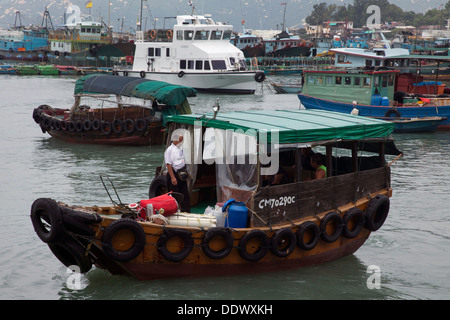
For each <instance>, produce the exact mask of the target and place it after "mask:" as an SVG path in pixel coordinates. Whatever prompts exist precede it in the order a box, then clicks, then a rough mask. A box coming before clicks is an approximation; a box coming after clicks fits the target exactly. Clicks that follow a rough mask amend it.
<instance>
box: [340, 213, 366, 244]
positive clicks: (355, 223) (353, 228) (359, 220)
mask: <svg viewBox="0 0 450 320" xmlns="http://www.w3.org/2000/svg"><path fill="white" fill-rule="evenodd" d="M342 220H343V224H344V229H343V230H342V234H343V235H344V237H346V238H347V239H353V238H355V237H356V236H358V234H359V233H360V232H361V230H362V228H363V227H364V212H363V211H362V210H361V209H359V208H357V207H354V208H351V209H350V210H348V211H347V212H346V213H344V217H343V218H342Z"/></svg>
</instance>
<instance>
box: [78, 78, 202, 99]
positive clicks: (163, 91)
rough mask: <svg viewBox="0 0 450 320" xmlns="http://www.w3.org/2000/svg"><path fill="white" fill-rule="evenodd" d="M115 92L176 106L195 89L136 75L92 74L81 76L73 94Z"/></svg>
mask: <svg viewBox="0 0 450 320" xmlns="http://www.w3.org/2000/svg"><path fill="white" fill-rule="evenodd" d="M81 93H84V94H96V93H97V94H117V95H122V96H127V97H135V98H141V99H149V100H154V99H156V100H157V101H158V102H159V103H162V104H165V105H169V106H176V105H179V104H181V103H183V102H184V101H185V100H186V98H187V97H193V96H195V95H196V94H197V91H196V90H195V89H193V88H190V87H184V86H180V85H174V84H170V83H167V82H162V81H153V80H148V79H141V78H136V77H119V76H110V75H98V74H92V75H87V76H84V77H81V78H80V79H78V80H77V82H76V83H75V90H74V94H75V95H76V94H81Z"/></svg>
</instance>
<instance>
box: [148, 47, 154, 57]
mask: <svg viewBox="0 0 450 320" xmlns="http://www.w3.org/2000/svg"><path fill="white" fill-rule="evenodd" d="M148 56H149V57H154V56H155V48H148Z"/></svg>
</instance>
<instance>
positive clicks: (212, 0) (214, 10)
mask: <svg viewBox="0 0 450 320" xmlns="http://www.w3.org/2000/svg"><path fill="white" fill-rule="evenodd" d="M86 2H87V1H86V0H81V1H80V0H73V1H68V0H1V1H0V27H3V28H6V27H11V26H13V25H14V22H15V12H16V11H17V10H19V11H20V13H21V22H22V25H30V24H38V25H40V24H41V22H42V13H43V12H44V10H45V7H46V6H47V7H48V10H49V12H50V15H51V18H52V22H53V24H54V25H59V24H62V23H63V17H64V12H65V10H66V8H67V7H68V6H69V5H70V4H71V3H72V4H74V5H77V6H79V7H80V8H81V11H82V13H84V14H88V13H89V10H90V12H91V14H92V16H93V17H94V20H97V21H99V20H100V19H103V21H105V22H106V23H107V22H108V19H109V21H110V24H111V25H112V26H113V28H114V30H117V29H118V28H120V27H121V24H122V20H123V21H124V24H123V29H124V30H127V29H129V28H130V27H132V28H136V21H137V17H138V15H139V10H140V1H139V0H111V7H110V9H109V6H108V1H106V0H93V6H92V8H91V9H87V8H85V4H86ZM192 2H193V3H194V6H195V8H196V12H197V13H199V14H201V13H210V14H212V16H213V19H214V20H216V21H223V22H229V23H231V24H233V25H234V27H235V30H238V31H240V30H241V28H242V26H241V23H242V21H243V20H245V27H246V28H253V29H276V28H280V27H281V23H282V20H283V9H284V6H282V5H281V3H287V10H286V25H287V26H288V27H292V26H301V25H302V23H303V22H304V19H305V18H306V17H307V16H308V15H309V14H310V13H311V11H312V8H313V5H315V4H318V3H320V2H326V3H328V4H333V3H334V4H337V5H343V4H346V3H353V0H341V1H340V0H280V1H273V0H227V1H217V0H209V1H206V0H193V1H192ZM390 2H391V3H392V4H396V5H398V6H399V7H401V8H402V9H404V10H414V11H415V12H425V11H426V10H428V9H431V8H438V7H439V5H441V4H442V3H444V2H445V1H443V0H426V1H424V0H391V1H390ZM143 4H144V10H143V16H144V18H143V22H144V24H145V25H146V26H147V28H152V27H153V25H154V22H155V18H158V19H157V26H159V27H162V24H163V21H164V19H162V17H165V16H175V15H177V14H185V13H190V12H191V10H192V7H190V6H189V5H188V1H187V0H146V1H144V2H143ZM362 14H365V13H362ZM381 14H383V13H381ZM166 23H167V24H168V25H170V24H171V23H173V20H168V21H167V22H166ZM166 26H167V25H166Z"/></svg>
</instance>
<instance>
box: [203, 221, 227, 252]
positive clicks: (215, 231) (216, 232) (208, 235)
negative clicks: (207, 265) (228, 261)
mask: <svg viewBox="0 0 450 320" xmlns="http://www.w3.org/2000/svg"><path fill="white" fill-rule="evenodd" d="M215 237H223V238H224V240H225V247H224V248H223V249H221V250H213V249H211V248H210V247H209V242H210V241H211V240H212V239H213V238H215ZM232 249H233V233H232V231H231V230H230V229H229V228H221V227H214V228H209V229H208V230H207V231H206V232H205V235H204V236H203V240H202V250H203V252H204V253H205V254H206V255H207V256H208V257H210V258H212V259H222V258H225V257H226V256H228V255H229V254H230V252H231V250H232Z"/></svg>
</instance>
